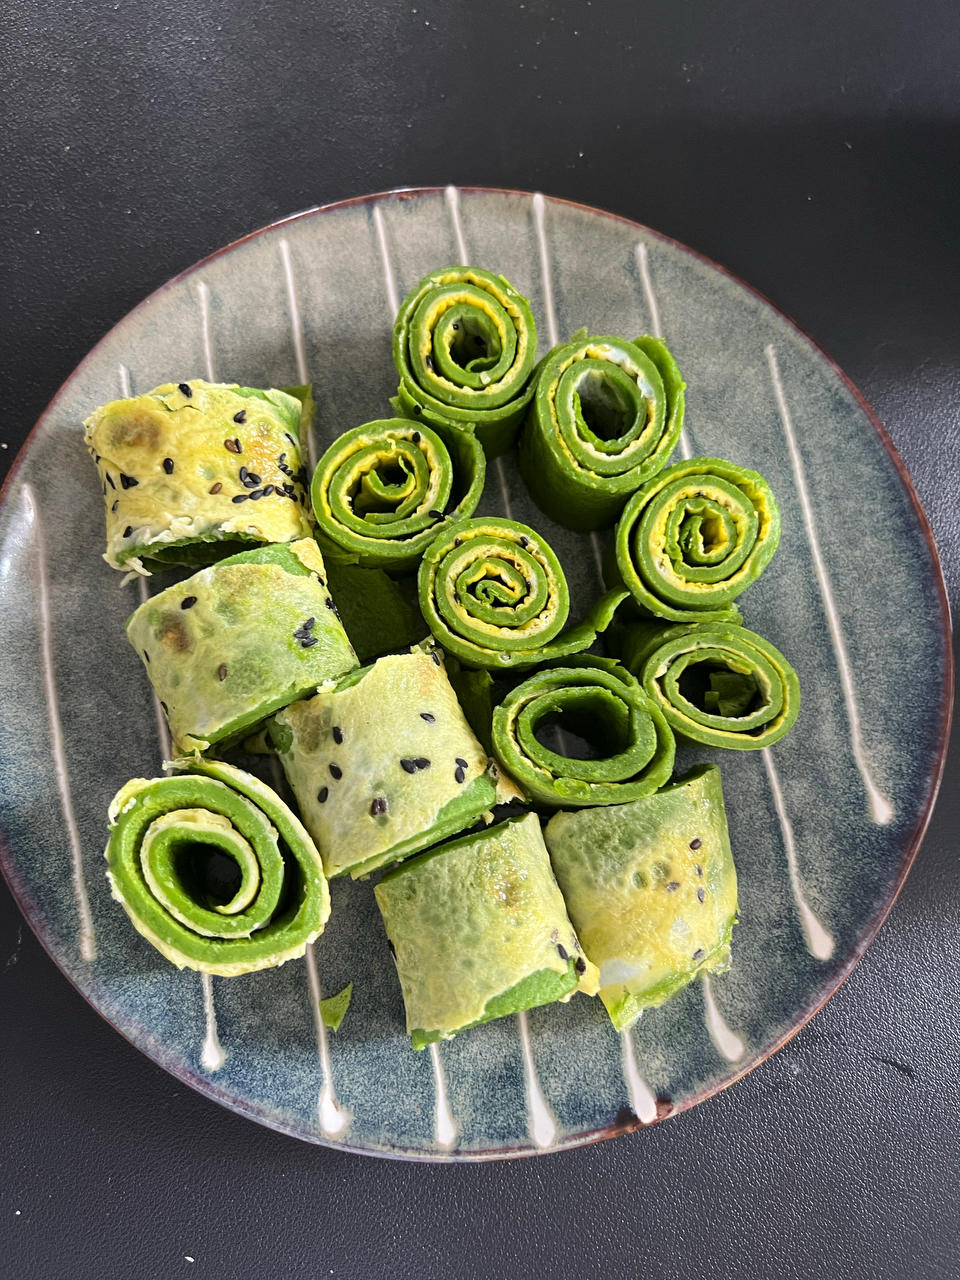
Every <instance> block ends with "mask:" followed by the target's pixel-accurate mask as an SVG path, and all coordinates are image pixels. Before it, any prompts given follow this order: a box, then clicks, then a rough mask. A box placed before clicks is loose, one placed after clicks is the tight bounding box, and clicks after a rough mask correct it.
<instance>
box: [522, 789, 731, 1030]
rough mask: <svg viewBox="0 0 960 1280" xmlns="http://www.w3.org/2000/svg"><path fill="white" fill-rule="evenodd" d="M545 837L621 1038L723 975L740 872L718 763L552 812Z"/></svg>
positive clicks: (601, 994)
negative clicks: (642, 1019) (698, 982)
mask: <svg viewBox="0 0 960 1280" xmlns="http://www.w3.org/2000/svg"><path fill="white" fill-rule="evenodd" d="M543 834H544V838H545V840H546V843H547V848H548V849H549V850H550V861H551V862H552V863H553V870H554V874H555V875H556V877H557V880H558V882H559V884H560V888H561V890H562V891H563V896H564V900H565V901H566V904H567V910H568V911H569V912H570V919H571V920H572V921H573V923H574V925H575V926H576V929H577V933H578V934H579V937H580V942H581V945H582V946H583V949H584V952H585V953H586V955H587V956H588V957H589V958H590V960H592V961H593V963H594V964H595V965H597V966H598V967H599V969H600V999H601V1000H602V1001H603V1003H604V1004H605V1005H606V1008H607V1012H608V1013H609V1015H610V1020H611V1021H612V1023H613V1025H614V1026H615V1027H616V1028H617V1030H618V1031H623V1030H624V1029H625V1028H626V1027H629V1026H631V1025H632V1023H634V1022H636V1020H637V1018H638V1017H639V1016H640V1014H641V1013H642V1011H643V1010H644V1009H651V1008H654V1007H655V1006H657V1005H661V1004H663V1002H664V1001H665V1000H669V998H670V997H671V996H673V995H675V994H676V993H677V992H678V991H680V990H681V989H682V988H683V987H685V986H686V985H687V984H688V983H689V982H691V981H692V980H693V979H694V978H695V977H697V975H698V974H701V973H713V972H715V971H717V970H721V969H726V968H729V965H730V938H731V934H732V933H733V926H734V924H735V923H736V919H737V872H736V868H735V867H734V865H733V858H732V856H731V853H730V837H729V834H728V831H727V819H726V813H725V811H724V805H723V790H722V788H721V786H720V770H719V769H718V768H717V766H716V765H707V766H705V767H702V768H699V769H695V770H693V772H692V773H689V774H687V776H686V777H684V778H680V779H678V780H677V781H676V782H673V783H671V784H670V786H667V787H664V788H663V790H661V791H658V792H657V793H656V795H651V796H646V797H644V798H643V799H641V800H634V801H632V802H631V803H630V804H618V805H614V806H611V807H609V808H606V809H581V810H580V811H579V812H577V813H558V814H555V815H554V816H553V817H552V818H551V819H550V821H549V822H548V823H547V826H546V830H545V831H544V833H543Z"/></svg>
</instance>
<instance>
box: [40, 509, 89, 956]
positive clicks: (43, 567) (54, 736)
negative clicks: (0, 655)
mask: <svg viewBox="0 0 960 1280" xmlns="http://www.w3.org/2000/svg"><path fill="white" fill-rule="evenodd" d="M23 502H24V506H25V508H26V516H27V523H28V524H29V525H30V527H31V529H32V531H33V545H34V554H35V556H36V562H35V563H36V574H37V606H38V609H39V613H40V656H41V663H42V667H43V689H44V693H45V694H46V699H47V719H48V721H49V724H50V754H51V755H52V757H53V767H54V771H55V773H56V775H57V790H58V792H59V793H60V807H61V809H62V810H63V825H64V827H65V828H66V833H67V841H68V843H69V845H70V864H71V870H72V874H73V892H74V897H75V899H76V903H77V919H78V923H79V926H80V956H81V958H82V959H84V960H96V958H97V939H96V933H95V931H94V927H93V913H92V912H91V910H90V899H89V898H88V897H87V885H86V881H85V879H84V875H83V848H82V846H81V843H80V833H79V831H78V830H77V819H76V816H75V814H74V811H73V797H72V796H71V794H70V774H69V772H68V770H67V759H66V754H65V751H64V746H63V724H62V721H61V719H60V705H59V702H58V699H57V681H56V676H55V674H54V669H53V633H52V629H51V625H50V591H49V587H48V584H47V545H46V539H45V538H44V534H43V527H42V524H41V521H40V511H39V508H38V506H37V500H36V496H35V494H34V492H33V486H32V485H31V484H24V486H23Z"/></svg>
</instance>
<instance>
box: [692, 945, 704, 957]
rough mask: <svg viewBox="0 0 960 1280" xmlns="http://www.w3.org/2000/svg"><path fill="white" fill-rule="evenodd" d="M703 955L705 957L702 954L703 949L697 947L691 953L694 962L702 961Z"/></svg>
mask: <svg viewBox="0 0 960 1280" xmlns="http://www.w3.org/2000/svg"><path fill="white" fill-rule="evenodd" d="M704 955H705V952H704V950H703V948H702V947H698V948H697V949H696V951H695V952H694V953H693V958H694V960H702V959H703V957H704Z"/></svg>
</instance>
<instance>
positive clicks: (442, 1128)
mask: <svg viewBox="0 0 960 1280" xmlns="http://www.w3.org/2000/svg"><path fill="white" fill-rule="evenodd" d="M430 1061H431V1062H432V1063H433V1084H434V1096H435V1098H436V1102H435V1104H434V1113H433V1114H434V1141H435V1142H436V1144H437V1146H438V1147H440V1149H441V1150H443V1151H449V1150H450V1148H451V1147H452V1146H453V1144H454V1143H455V1142H456V1140H457V1123H456V1121H455V1120H454V1118H453V1112H452V1111H451V1110H450V1102H449V1100H448V1098H447V1078H446V1076H445V1075H444V1073H443V1063H442V1062H441V1061H440V1046H439V1045H438V1044H432V1045H431V1046H430Z"/></svg>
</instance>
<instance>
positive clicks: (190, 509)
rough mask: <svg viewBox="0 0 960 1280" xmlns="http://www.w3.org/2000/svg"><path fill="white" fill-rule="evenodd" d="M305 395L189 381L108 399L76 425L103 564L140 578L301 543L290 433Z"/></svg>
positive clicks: (299, 484)
mask: <svg viewBox="0 0 960 1280" xmlns="http://www.w3.org/2000/svg"><path fill="white" fill-rule="evenodd" d="M312 404H313V402H312V398H311V396H310V388H309V387H292V388H291V389H290V391H289V392H288V391H278V390H271V391H260V390H257V389H256V388H254V387H238V386H232V385H224V384H219V383H210V382H203V381H201V380H199V379H193V380H191V381H190V382H180V383H172V382H171V383H167V384H165V385H164V386H161V387H156V388H155V389H154V390H153V391H150V392H148V393H147V394H146V395H142V396H130V397H128V398H126V399H124V400H112V401H111V402H110V403H109V404H105V405H103V406H102V407H101V408H99V409H96V410H95V411H94V412H93V413H92V414H91V416H90V417H89V418H88V419H87V420H86V422H85V423H84V424H83V425H84V429H85V431H84V439H85V440H86V445H87V448H88V449H89V451H90V454H91V456H92V457H93V460H94V462H95V463H96V465H97V470H98V472H99V474H100V480H101V484H102V487H103V496H104V505H105V507H106V519H107V550H106V554H105V555H104V557H103V558H104V560H106V562H107V564H109V565H111V566H112V567H113V568H114V569H133V570H136V572H138V573H143V574H147V573H149V572H150V571H151V570H152V569H156V568H164V567H165V566H169V565H193V566H196V565H201V564H210V563H211V562H212V561H214V560H218V559H220V558H221V557H222V556H224V555H229V554H230V553H231V552H236V551H242V550H243V548H244V546H249V545H250V544H256V543H265V542H291V541H292V540H293V539H294V538H303V537H306V536H308V535H309V533H310V528H311V521H310V517H309V514H308V511H307V509H306V502H307V497H306V493H305V488H306V483H307V475H306V470H305V468H304V467H303V465H302V462H301V452H300V447H301V446H300V440H301V429H302V427H303V426H304V425H306V424H307V422H308V418H309V414H310V413H311V412H312Z"/></svg>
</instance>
